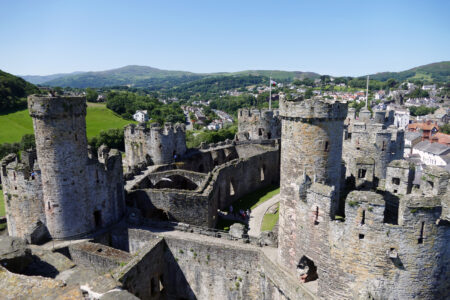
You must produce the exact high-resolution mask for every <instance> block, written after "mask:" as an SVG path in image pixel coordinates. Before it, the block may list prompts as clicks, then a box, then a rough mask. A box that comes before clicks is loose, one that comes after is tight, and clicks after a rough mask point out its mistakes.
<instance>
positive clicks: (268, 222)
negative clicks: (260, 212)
mask: <svg viewBox="0 0 450 300" xmlns="http://www.w3.org/2000/svg"><path fill="white" fill-rule="evenodd" d="M279 216H280V204H278V210H277V212H276V213H275V214H265V215H264V218H263V221H262V224H261V231H270V230H272V229H273V227H274V226H275V225H276V224H277V222H278V217H279Z"/></svg>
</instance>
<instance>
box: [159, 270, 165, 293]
mask: <svg viewBox="0 0 450 300" xmlns="http://www.w3.org/2000/svg"><path fill="white" fill-rule="evenodd" d="M163 282H164V280H163V275H162V274H161V275H160V276H159V290H160V291H161V292H162V291H163V290H164V284H163Z"/></svg>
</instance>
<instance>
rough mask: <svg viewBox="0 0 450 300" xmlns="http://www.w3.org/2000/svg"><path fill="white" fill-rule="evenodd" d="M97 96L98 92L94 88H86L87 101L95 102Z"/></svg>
mask: <svg viewBox="0 0 450 300" xmlns="http://www.w3.org/2000/svg"><path fill="white" fill-rule="evenodd" d="M97 97H98V93H97V91H96V90H94V89H91V88H87V89H86V100H87V101H88V102H96V101H97Z"/></svg>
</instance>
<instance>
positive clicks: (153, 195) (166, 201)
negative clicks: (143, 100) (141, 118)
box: [0, 94, 450, 300]
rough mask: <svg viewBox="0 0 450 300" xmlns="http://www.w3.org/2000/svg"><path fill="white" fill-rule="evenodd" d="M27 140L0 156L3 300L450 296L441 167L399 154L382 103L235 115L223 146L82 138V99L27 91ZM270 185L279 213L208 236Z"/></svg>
mask: <svg viewBox="0 0 450 300" xmlns="http://www.w3.org/2000/svg"><path fill="white" fill-rule="evenodd" d="M28 109H29V113H30V115H31V117H32V119H33V126H34V132H35V138H36V149H30V150H28V151H23V152H22V153H21V155H20V157H19V156H18V155H15V154H10V155H8V156H7V157H6V158H4V159H3V160H2V162H1V170H0V174H1V182H2V185H3V192H4V199H5V206H6V213H7V223H8V234H9V236H2V237H0V295H1V297H0V298H2V299H3V298H6V299H103V300H107V299H152V300H153V299H155V300H156V299H258V300H259V299H267V300H269V299H377V300H378V299H380V300H381V299H449V298H450V230H449V229H450V187H449V180H450V174H449V173H448V172H446V171H445V170H444V169H440V168H438V167H425V168H424V169H423V170H416V169H415V167H414V166H413V165H411V164H409V163H408V162H407V161H406V160H404V159H403V152H404V132H403V131H402V130H400V129H397V128H396V127H394V126H392V124H393V115H394V113H393V111H374V112H373V113H371V112H370V111H368V110H367V109H362V110H361V111H360V112H359V114H358V116H357V115H356V112H355V110H354V109H352V108H348V105H347V103H345V102H339V101H331V100H327V99H323V98H317V97H314V98H312V99H303V98H297V99H293V100H287V99H286V98H285V97H284V95H282V94H281V95H280V108H279V110H277V111H269V110H257V109H251V110H250V109H241V110H239V112H238V122H239V124H238V133H237V134H236V137H235V139H234V140H226V141H223V142H219V143H216V144H202V145H201V146H200V147H199V148H193V149H190V148H187V147H186V129H185V126H184V124H175V125H172V124H169V123H167V124H164V125H162V126H161V125H158V124H152V125H151V126H149V127H148V126H147V125H145V124H139V125H128V126H126V127H125V129H124V136H125V156H124V157H122V154H121V153H120V152H119V151H118V150H115V149H108V147H106V146H101V147H100V148H99V149H98V151H97V153H93V151H92V150H91V149H90V148H89V147H88V145H87V137H86V121H85V117H86V99H85V98H84V97H76V96H58V97H50V96H42V95H33V96H29V97H28ZM274 185H280V194H279V221H278V225H277V226H275V227H274V229H273V230H272V231H268V232H267V231H263V232H261V233H260V234H259V235H258V236H252V235H249V234H248V233H247V231H246V228H245V227H244V226H242V225H240V224H233V225H231V227H230V230H229V231H222V230H218V229H215V228H216V227H217V224H218V222H219V220H220V218H222V217H223V216H224V215H226V214H227V212H228V210H229V207H230V205H233V203H235V201H236V200H238V199H240V198H242V197H243V196H245V195H247V194H249V193H252V192H255V191H258V190H260V189H262V188H266V187H269V186H274Z"/></svg>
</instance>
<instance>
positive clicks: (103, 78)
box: [43, 66, 202, 88]
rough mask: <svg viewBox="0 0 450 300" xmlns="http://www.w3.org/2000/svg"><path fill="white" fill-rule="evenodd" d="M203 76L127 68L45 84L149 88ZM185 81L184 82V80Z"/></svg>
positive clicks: (75, 86) (87, 73)
mask: <svg viewBox="0 0 450 300" xmlns="http://www.w3.org/2000/svg"><path fill="white" fill-rule="evenodd" d="M200 77H202V76H201V75H198V74H194V73H190V72H184V71H168V70H160V69H157V68H152V67H145V66H126V67H123V68H119V69H113V70H107V71H101V72H85V73H79V74H74V75H66V76H63V77H59V78H56V79H53V80H50V81H47V82H45V83H43V84H45V85H49V86H61V87H73V88H87V87H97V88H98V87H106V86H122V85H132V86H140V87H142V86H148V85H150V84H162V83H165V82H166V81H174V82H177V81H178V80H180V79H181V80H182V81H183V82H185V81H189V80H195V79H198V78H200ZM183 79H184V80H183Z"/></svg>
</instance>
